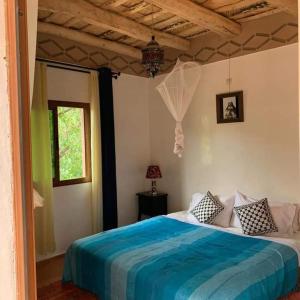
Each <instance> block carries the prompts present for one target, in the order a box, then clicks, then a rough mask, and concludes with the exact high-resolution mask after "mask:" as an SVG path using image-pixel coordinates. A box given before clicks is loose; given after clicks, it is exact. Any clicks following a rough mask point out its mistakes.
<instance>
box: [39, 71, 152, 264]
mask: <svg viewBox="0 0 300 300" xmlns="http://www.w3.org/2000/svg"><path fill="white" fill-rule="evenodd" d="M47 75H48V82H47V83H48V99H49V100H62V101H79V102H89V91H88V74H85V73H79V72H74V71H69V70H62V69H55V68H48V71H47ZM113 93H114V111H115V112H114V113H115V139H116V168H117V194H118V218H119V220H118V221H119V225H125V224H129V223H133V222H135V221H136V220H137V199H136V196H135V193H137V192H140V191H143V190H144V189H145V187H146V186H145V184H146V180H145V174H146V168H147V166H148V164H149V162H150V136H149V109H148V80H147V79H146V78H141V77H137V76H131V75H125V74H122V75H121V76H120V77H119V79H118V80H114V81H113ZM53 190H54V193H53V198H54V199H53V202H54V208H53V210H54V231H55V239H56V248H57V249H56V252H55V253H54V254H53V255H57V254H60V253H64V252H65V251H66V249H67V248H68V246H69V245H70V244H71V243H72V242H73V241H74V240H76V239H78V238H81V237H84V236H87V235H90V234H91V232H92V228H91V202H90V197H91V184H90V183H85V184H77V185H71V186H64V187H56V188H54V189H53ZM53 255H51V256H53ZM47 257H49V256H47ZM44 258H46V257H39V258H38V259H39V260H40V259H44Z"/></svg>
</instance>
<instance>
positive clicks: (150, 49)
mask: <svg viewBox="0 0 300 300" xmlns="http://www.w3.org/2000/svg"><path fill="white" fill-rule="evenodd" d="M142 54H143V59H142V64H143V65H144V67H145V69H146V71H147V73H148V75H149V76H150V77H152V78H154V77H155V75H156V74H157V73H158V72H159V70H160V65H162V64H163V63H164V50H163V49H162V48H161V47H160V46H159V44H158V42H157V41H156V40H155V37H154V36H152V38H151V41H150V42H149V43H148V44H147V46H146V48H144V49H142Z"/></svg>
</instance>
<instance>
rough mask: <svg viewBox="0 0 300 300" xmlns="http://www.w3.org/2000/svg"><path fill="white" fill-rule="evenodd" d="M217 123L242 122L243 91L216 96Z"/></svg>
mask: <svg viewBox="0 0 300 300" xmlns="http://www.w3.org/2000/svg"><path fill="white" fill-rule="evenodd" d="M216 108H217V123H218V124H219V123H235V122H244V103H243V91H238V92H231V93H225V94H219V95H217V96H216Z"/></svg>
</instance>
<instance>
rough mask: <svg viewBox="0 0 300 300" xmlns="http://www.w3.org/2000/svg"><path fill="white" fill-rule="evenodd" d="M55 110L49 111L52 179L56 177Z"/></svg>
mask: <svg viewBox="0 0 300 300" xmlns="http://www.w3.org/2000/svg"><path fill="white" fill-rule="evenodd" d="M53 118H54V117H53V110H49V126H50V142H51V164H52V178H54V177H55V155H54V152H55V150H54V149H55V148H54V127H53V121H54V120H53Z"/></svg>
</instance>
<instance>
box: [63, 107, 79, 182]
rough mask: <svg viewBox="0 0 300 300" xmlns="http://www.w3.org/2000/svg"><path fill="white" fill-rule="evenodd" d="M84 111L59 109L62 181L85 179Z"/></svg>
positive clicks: (67, 108)
mask: <svg viewBox="0 0 300 300" xmlns="http://www.w3.org/2000/svg"><path fill="white" fill-rule="evenodd" d="M83 128H84V125H83V109H82V108H74V107H58V139H59V167H60V180H68V179H75V178H81V177H84V176H85V174H84V172H83V170H84V168H83V142H84V133H83Z"/></svg>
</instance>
